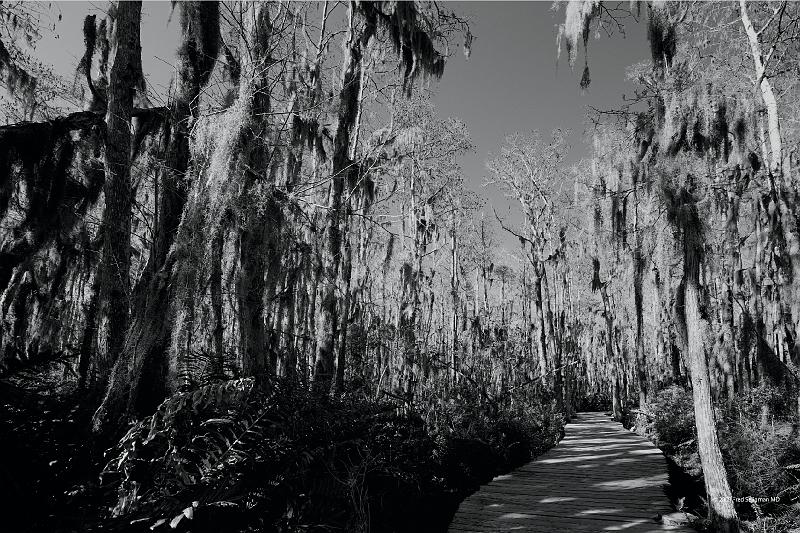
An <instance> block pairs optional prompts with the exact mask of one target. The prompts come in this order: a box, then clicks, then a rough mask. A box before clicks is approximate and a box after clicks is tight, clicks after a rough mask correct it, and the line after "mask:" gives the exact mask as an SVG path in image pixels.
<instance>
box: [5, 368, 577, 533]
mask: <svg viewBox="0 0 800 533" xmlns="http://www.w3.org/2000/svg"><path fill="white" fill-rule="evenodd" d="M508 400H509V399H506V401H504V402H499V401H497V400H491V399H486V398H483V399H481V398H480V397H479V396H477V395H475V394H474V392H472V391H470V389H469V388H468V387H465V388H464V390H458V391H453V392H452V393H451V395H450V397H449V398H445V399H441V398H440V399H426V400H425V402H424V403H420V404H419V405H416V406H414V407H409V406H407V405H399V404H397V403H395V402H394V401H393V400H386V399H375V398H374V397H371V396H367V395H365V394H360V393H355V392H351V393H347V394H344V395H342V396H340V397H335V398H332V397H327V396H322V397H321V396H318V395H315V394H314V393H312V392H309V391H308V389H307V388H306V387H303V386H301V385H300V384H298V383H296V382H292V381H283V380H275V381H273V382H271V383H270V384H269V385H268V386H266V387H264V390H263V391H262V390H259V389H257V388H256V387H255V385H254V382H253V381H252V380H248V379H243V380H232V381H224V382H217V383H212V384H209V385H206V386H203V387H200V388H198V389H196V390H194V391H191V392H183V393H180V394H177V395H175V396H172V397H171V398H169V399H167V400H166V401H164V402H163V403H162V404H161V405H160V406H159V407H158V409H157V410H156V412H155V413H154V414H153V415H151V416H149V417H147V418H144V419H142V420H140V421H138V422H136V423H135V424H133V425H132V426H130V428H129V429H128V431H127V432H126V433H125V435H124V436H123V437H122V438H121V439H120V440H119V442H118V443H117V444H116V445H115V446H114V447H113V448H111V449H110V450H108V452H107V453H106V455H105V459H104V460H103V461H102V464H98V463H97V462H96V461H95V462H94V463H92V462H91V461H89V460H88V459H86V458H85V459H84V460H82V462H81V466H80V468H78V469H75V470H73V471H72V472H71V474H70V475H69V476H65V481H64V482H63V483H60V484H59V485H58V486H57V490H55V492H54V493H51V494H47V495H42V497H41V499H40V500H37V502H38V503H37V505H39V506H40V507H39V509H38V511H39V513H40V515H39V516H38V517H37V520H36V521H35V523H34V522H33V521H31V520H29V519H28V518H25V517H23V518H22V520H21V521H20V523H23V524H26V525H27V527H26V529H24V530H25V531H48V532H55V531H60V532H61V531H63V532H67V531H104V532H106V531H110V532H113V531H131V532H133V531H142V532H146V531H192V532H219V533H223V532H250V531H277V532H290V531H297V532H299V531H348V532H351V531H352V532H366V531H371V532H402V531H408V532H412V531H413V532H416V531H446V530H447V526H448V524H449V521H450V520H451V518H452V515H453V514H454V512H455V511H456V509H457V507H458V504H459V502H460V501H461V500H462V499H463V498H464V497H466V496H467V495H468V494H470V493H471V492H473V491H474V490H476V489H477V488H478V487H479V486H480V485H481V484H482V483H485V482H487V481H489V480H490V479H491V478H492V477H493V476H495V475H497V474H500V473H504V472H506V471H508V470H510V469H512V468H514V467H516V466H519V465H521V464H523V463H524V462H526V461H528V460H530V459H531V458H532V457H534V456H535V455H538V454H540V453H542V452H543V451H545V450H547V449H548V448H550V447H551V446H553V445H554V444H555V443H556V442H557V441H558V438H559V435H560V433H561V431H562V426H563V424H562V421H561V417H560V416H558V415H557V414H556V413H555V411H554V410H553V407H552V403H549V402H545V403H539V402H538V401H537V400H533V399H529V400H526V399H525V398H524V397H520V398H515V399H514V402H513V405H512V403H511V402H510V401H508ZM62 403H64V405H67V404H68V403H69V402H62ZM26 416H28V415H26ZM59 416H60V415H59ZM70 423H71V424H72V422H70ZM50 425H51V424H50V421H41V423H40V424H37V425H35V428H39V427H49V426H50ZM71 427H75V426H74V424H73V425H72V426H71ZM32 428H33V429H31V433H30V434H26V435H25V438H26V439H31V440H35V439H36V438H37V433H36V431H38V430H36V429H35V428H34V427H33V426H32ZM81 435H84V434H83V433H81V434H76V435H74V437H75V438H74V439H72V440H74V441H75V442H73V443H71V444H70V447H69V448H67V447H64V450H67V449H69V450H73V449H78V450H80V449H81V448H87V450H82V452H87V451H88V447H86V446H82V445H83V444H85V442H86V441H82V440H81V439H85V438H86V437H85V435H84V436H81ZM57 439H60V441H61V442H50V443H48V445H47V449H46V450H44V449H43V450H38V451H37V454H39V453H47V454H50V455H58V453H59V451H58V450H59V448H60V447H62V445H63V442H65V441H66V440H69V439H70V435H69V434H68V433H67V434H64V435H60V436H58V437H57ZM75 447H77V448H75ZM83 455H84V456H86V455H87V454H86V453H83ZM39 462H42V463H43V464H44V465H45V466H46V463H47V461H39ZM92 465H95V466H92ZM100 471H102V472H101V473H100V475H99V476H98V475H97V474H98V472H100ZM81 476H82V477H81ZM19 500H20V501H23V500H25V498H24V497H22V498H19ZM58 502H61V503H58ZM44 507H47V510H46V511H45V510H44ZM69 508H72V509H74V510H76V512H70V511H69ZM77 510H80V512H77ZM12 512H16V513H17V514H20V515H23V514H25V513H27V511H24V510H23V509H22V508H18V509H16V510H12ZM12 531H13V529H12Z"/></svg>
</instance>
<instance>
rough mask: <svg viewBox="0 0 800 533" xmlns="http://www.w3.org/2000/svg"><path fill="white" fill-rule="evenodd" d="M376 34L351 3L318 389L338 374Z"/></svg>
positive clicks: (327, 233) (326, 249) (328, 223)
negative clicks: (347, 254) (347, 222)
mask: <svg viewBox="0 0 800 533" xmlns="http://www.w3.org/2000/svg"><path fill="white" fill-rule="evenodd" d="M373 33H374V27H373V26H371V24H370V23H368V22H367V21H366V20H364V17H363V16H362V15H361V13H360V11H359V9H358V7H357V6H355V5H354V4H353V3H352V2H351V3H350V4H349V27H348V33H347V41H346V44H345V49H344V66H343V68H342V84H341V88H340V90H339V111H338V124H337V126H336V136H335V137H334V147H333V165H332V169H331V184H330V190H329V192H328V210H327V213H326V220H325V230H324V243H323V260H322V265H323V271H322V279H321V283H322V293H321V295H320V300H321V301H320V313H319V317H318V320H317V335H316V336H317V347H316V354H315V358H314V388H315V390H317V391H318V392H327V391H329V390H330V388H331V385H332V381H333V376H334V361H335V351H336V339H337V331H338V327H339V314H338V311H337V302H336V286H337V279H338V272H339V265H340V263H341V250H342V235H341V230H340V223H341V216H342V193H343V192H344V186H345V183H346V182H347V178H348V176H349V175H350V173H352V172H354V170H355V169H354V162H353V160H352V158H351V144H352V143H353V138H354V134H355V130H356V127H357V122H358V116H359V108H360V106H361V101H360V95H361V82H362V79H363V78H362V67H363V65H362V57H363V55H364V53H365V52H366V49H367V46H368V44H369V41H370V39H371V37H372V35H373Z"/></svg>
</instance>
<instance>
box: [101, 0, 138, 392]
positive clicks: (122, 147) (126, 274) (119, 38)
mask: <svg viewBox="0 0 800 533" xmlns="http://www.w3.org/2000/svg"><path fill="white" fill-rule="evenodd" d="M141 20H142V3H141V2H118V3H117V8H116V19H115V23H114V35H113V41H112V50H111V72H110V75H109V83H108V112H107V113H106V128H107V138H106V151H105V173H106V181H105V185H104V190H105V200H106V212H105V215H104V224H103V238H104V245H103V266H102V269H103V274H102V287H101V294H102V297H101V301H102V302H103V303H104V304H105V305H104V307H105V313H104V315H105V316H106V318H107V325H106V328H107V340H106V345H107V348H106V356H105V360H104V361H103V362H102V363H101V364H99V365H98V367H99V370H100V380H99V383H98V385H102V386H104V385H105V382H106V379H107V376H108V373H109V371H110V369H111V367H112V366H113V365H114V363H115V362H116V360H117V359H118V358H119V356H120V354H121V353H122V349H123V344H124V342H125V332H126V331H127V327H128V311H129V308H130V262H131V261H130V260H131V202H132V198H131V196H132V190H131V168H130V166H131V162H130V153H131V113H132V112H133V98H134V95H135V87H137V86H139V85H140V79H139V78H140V76H141V64H142V59H141V54H142V48H141V44H140V41H139V31H140V26H141Z"/></svg>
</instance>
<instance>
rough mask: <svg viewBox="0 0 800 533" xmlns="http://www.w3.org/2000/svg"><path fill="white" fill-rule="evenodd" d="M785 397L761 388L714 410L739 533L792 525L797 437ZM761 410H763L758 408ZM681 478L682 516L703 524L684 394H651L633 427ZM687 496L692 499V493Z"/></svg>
mask: <svg viewBox="0 0 800 533" xmlns="http://www.w3.org/2000/svg"><path fill="white" fill-rule="evenodd" d="M792 404H793V402H792V401H791V398H788V397H786V396H785V395H782V394H780V392H779V391H777V390H775V389H773V388H771V387H766V386H761V387H758V388H755V389H753V390H751V391H747V392H746V393H742V394H740V395H738V396H737V397H736V399H735V401H734V402H731V404H729V405H726V406H724V407H722V408H718V410H717V432H718V435H719V443H720V448H721V450H722V454H723V459H724V462H725V468H726V471H727V474H728V479H729V482H730V485H731V492H732V494H733V497H734V499H735V503H736V510H737V513H738V515H739V517H740V519H742V525H743V528H744V529H745V530H748V531H753V532H769V533H778V532H789V531H792V530H793V528H796V527H797V524H798V523H800V431H798V420H797V416H796V415H795V414H794V413H793V412H792V408H791V407H792ZM765 406H766V407H767V408H766V409H765ZM635 425H636V429H637V431H638V432H639V433H642V434H644V435H646V436H647V437H649V438H650V439H651V440H652V441H653V442H654V443H655V444H656V445H657V446H659V447H660V448H661V449H662V450H663V451H664V452H665V453H666V454H667V456H668V459H669V460H670V461H674V463H675V464H676V465H677V466H678V467H679V468H680V470H681V471H682V472H681V475H682V476H685V477H684V479H683V482H682V485H683V486H682V487H679V488H678V490H683V491H684V494H681V495H678V496H680V497H681V501H682V502H684V503H685V510H687V511H689V512H692V513H694V514H695V515H697V516H698V518H699V520H698V525H700V526H703V525H704V524H705V525H707V521H706V520H705V516H706V515H707V512H708V509H707V505H706V502H705V494H704V491H703V485H702V470H701V466H700V458H699V455H698V451H697V442H696V440H695V422H694V408H693V403H692V394H691V391H688V390H686V389H685V388H683V387H681V386H672V387H668V388H665V389H663V390H661V391H658V393H656V394H655V395H654V397H653V398H652V399H651V401H650V403H649V405H648V406H647V411H646V413H640V414H639V416H637V417H636V421H635ZM692 492H697V493H695V494H692Z"/></svg>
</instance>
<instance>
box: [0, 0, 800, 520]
mask: <svg viewBox="0 0 800 533" xmlns="http://www.w3.org/2000/svg"><path fill="white" fill-rule="evenodd" d="M554 7H555V9H554V13H553V16H554V17H555V18H554V21H556V22H557V23H558V24H557V30H556V32H555V34H554V40H555V41H556V42H555V43H554V44H555V45H556V46H555V47H554V49H553V55H554V58H555V56H557V55H561V48H562V47H563V48H565V49H566V61H567V62H568V63H569V65H570V66H571V67H573V68H574V67H575V65H580V61H581V60H582V61H583V64H582V65H580V68H581V69H582V76H581V78H580V87H581V88H582V89H584V90H590V88H591V83H592V81H591V69H592V68H597V67H596V66H593V65H594V64H593V62H592V60H591V59H590V58H589V54H588V51H589V48H590V40H591V39H590V38H591V37H592V36H593V35H595V36H596V37H597V38H601V36H602V38H604V39H606V38H608V39H614V38H618V34H619V33H624V28H625V25H626V24H627V25H631V24H642V25H646V28H647V38H648V42H649V45H650V51H651V52H652V53H651V54H650V56H651V57H650V60H648V61H646V62H643V63H639V64H636V65H631V67H630V68H629V78H630V80H631V82H632V83H633V84H634V85H635V88H636V89H635V94H633V95H628V96H627V97H626V98H624V99H621V101H620V103H619V105H618V106H617V107H616V108H614V109H604V110H599V109H592V110H590V112H589V119H590V120H589V126H588V127H587V131H586V142H587V145H588V148H587V151H586V154H587V156H586V157H581V158H576V157H573V155H574V153H575V148H574V147H571V146H570V138H571V136H570V134H569V132H567V131H563V130H555V131H552V132H542V131H536V125H535V124H531V125H530V126H531V128H530V130H529V131H527V132H522V133H514V132H509V134H508V136H507V137H506V138H505V139H498V144H497V150H496V151H494V152H493V155H491V156H490V157H488V159H487V161H486V177H485V186H486V187H487V188H492V189H493V190H496V191H499V193H500V194H503V195H505V196H506V198H507V199H508V200H509V201H510V202H512V203H513V204H514V206H515V209H516V211H517V212H518V215H519V216H518V217H517V218H516V219H510V218H509V217H505V216H501V215H500V214H498V212H497V211H496V210H495V209H493V206H492V205H490V203H489V202H487V201H486V200H485V199H484V198H482V197H481V195H479V194H476V193H475V192H474V191H471V190H470V189H469V188H468V187H465V176H464V172H463V171H462V169H461V167H460V166H459V161H460V158H462V157H463V156H464V155H465V154H467V153H470V152H471V151H473V150H474V146H473V142H472V141H471V139H470V135H469V131H468V127H470V126H471V125H469V124H465V123H464V122H462V121H461V120H459V119H457V118H450V117H442V116H439V114H438V113H437V110H436V107H435V105H434V103H433V98H432V94H433V93H434V92H435V91H436V87H437V85H436V84H437V80H438V79H439V78H441V77H442V76H446V75H447V72H446V71H447V69H446V64H447V60H448V58H449V57H450V56H451V55H452V54H454V53H462V52H463V53H464V54H465V55H466V56H469V55H470V53H471V47H472V44H473V35H472V33H471V32H470V23H469V21H468V20H467V19H466V18H465V17H464V16H463V15H461V14H459V12H458V11H459V10H458V6H457V5H456V4H449V3H434V2H371V1H349V2H328V1H325V2H216V1H208V2H176V3H174V4H173V6H172V8H173V14H172V17H173V20H171V24H177V25H179V27H180V43H179V47H178V50H177V51H176V53H175V57H176V65H175V68H174V78H173V79H172V81H171V84H170V88H169V91H168V95H167V97H166V98H165V99H163V102H161V103H160V105H156V104H154V102H157V101H158V100H156V99H155V98H153V97H152V94H151V91H150V88H148V85H147V83H146V80H147V74H148V73H147V72H145V71H144V69H143V66H142V57H141V53H142V52H141V50H142V24H143V23H142V2H112V3H110V4H109V5H108V6H107V9H106V10H105V11H104V14H103V16H100V15H97V14H88V15H87V16H86V18H85V20H84V22H83V27H82V31H83V37H84V43H85V47H84V50H83V55H82V57H81V58H80V59H79V62H78V63H77V65H76V70H75V75H74V80H66V79H63V78H62V77H61V76H60V75H58V74H57V73H55V72H54V71H53V69H52V68H49V67H48V66H47V64H46V63H45V62H43V61H41V60H39V59H37V57H36V54H35V51H36V43H37V40H38V39H39V38H40V37H41V34H42V32H44V31H47V28H48V27H49V24H50V22H48V21H50V20H53V27H56V26H57V25H58V21H57V20H55V19H57V18H59V17H58V15H57V13H58V12H57V10H56V11H54V10H53V6H49V5H46V4H43V3H26V2H9V1H3V2H1V3H0V85H2V91H0V93H2V103H3V106H2V110H0V114H2V125H0V403H1V404H2V409H0V411H2V415H0V446H2V451H3V458H4V461H3V462H2V463H0V506H4V507H5V509H3V513H2V526H0V528H2V529H3V530H7V531H37V532H38V531H43V532H45V531H46V532H71V531H131V532H133V531H171V530H181V531H194V532H199V531H209V532H211V531H214V532H222V531H225V532H227V531H230V532H246V531H285V532H289V531H362V532H367V531H375V532H383V531H385V532H401V531H404V532H415V531H446V529H447V526H448V523H449V520H450V519H451V517H452V515H453V513H454V512H455V510H456V508H457V507H458V504H459V502H460V501H461V500H462V499H463V498H464V497H465V496H467V495H468V494H470V493H471V492H472V491H474V490H476V489H477V488H478V487H479V486H480V485H481V484H482V483H485V482H487V481H489V480H490V479H491V478H492V477H493V476H495V475H498V474H500V473H505V472H508V471H509V470H511V469H512V468H514V467H516V466H519V465H521V464H524V463H525V462H527V461H529V460H531V459H532V458H534V457H536V456H537V455H540V454H541V453H543V452H545V451H546V450H547V449H549V448H550V447H552V446H554V445H556V444H557V442H558V440H559V438H560V436H561V434H562V432H563V427H564V424H565V423H568V422H569V420H570V418H571V417H572V416H573V415H574V414H575V413H576V412H577V411H579V410H607V411H610V412H611V414H612V415H613V416H614V417H615V418H616V419H617V420H619V421H621V422H623V423H624V424H626V426H628V427H630V428H631V429H632V430H636V431H639V432H641V433H642V434H644V435H647V436H648V437H650V438H651V439H652V440H653V441H654V442H655V443H656V444H657V445H658V446H659V447H661V449H662V450H663V451H664V452H665V453H666V454H667V455H668V457H669V458H670V460H671V461H672V463H673V464H674V465H675V468H676V471H677V472H679V473H680V475H681V476H683V479H684V480H685V483H684V484H683V485H680V486H678V485H676V486H674V487H673V488H672V490H673V491H675V492H676V493H675V495H674V496H675V498H674V499H675V500H676V501H680V502H682V503H681V504H680V505H681V509H679V510H684V511H686V512H687V516H689V518H690V519H691V521H692V523H693V524H694V525H695V526H696V527H697V528H699V529H701V530H708V531H725V532H734V531H740V530H741V531H764V532H767V531H769V532H773V531H774V532H778V531H792V530H794V529H795V528H797V527H798V525H799V523H800V503H799V502H800V500H799V498H800V430H799V429H798V428H799V427H800V426H798V422H799V419H798V417H799V416H800V374H799V373H798V365H799V364H800V339H799V338H798V335H800V226H798V224H800V196H799V195H800V170H798V167H797V148H798V146H800V129H798V123H799V122H798V118H800V107H798V104H797V102H798V101H800V100H798V96H800V95H799V94H798V90H799V89H800V86H798V82H797V80H798V79H800V78H798V74H799V73H800V53H799V52H800V4H795V3H791V2H745V1H744V0H741V1H739V2H720V3H714V4H705V3H702V2H655V1H654V2H633V3H631V4H629V3H628V2H624V3H617V2H601V1H599V0H573V1H569V2H560V3H557V4H556V5H555V6H554ZM496 9H503V5H502V4H497V7H496ZM477 45H480V46H491V43H490V42H488V41H487V42H480V41H476V46H477ZM562 45H563V46H562ZM579 72H580V71H579ZM542 75H545V74H542ZM547 75H549V74H547ZM488 96H489V95H487V97H488ZM530 105H536V99H535V96H532V97H531V101H530ZM473 127H474V126H473ZM501 236H511V238H512V239H513V241H514V247H513V249H506V248H505V247H504V246H503V245H502V238H501ZM681 491H683V492H684V493H682V492H681Z"/></svg>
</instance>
